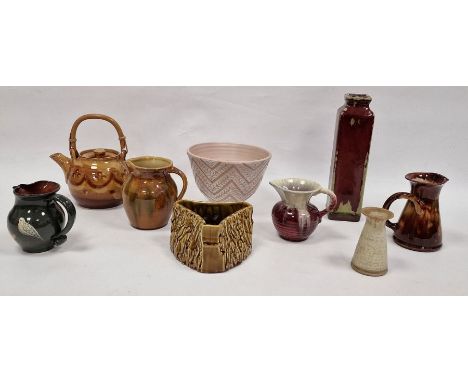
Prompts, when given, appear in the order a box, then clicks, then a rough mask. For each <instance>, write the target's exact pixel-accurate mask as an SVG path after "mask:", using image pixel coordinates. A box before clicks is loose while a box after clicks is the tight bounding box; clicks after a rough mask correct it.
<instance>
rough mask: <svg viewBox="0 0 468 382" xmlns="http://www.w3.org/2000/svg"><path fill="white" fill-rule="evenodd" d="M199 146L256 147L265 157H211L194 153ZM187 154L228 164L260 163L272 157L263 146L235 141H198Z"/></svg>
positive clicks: (190, 156)
mask: <svg viewBox="0 0 468 382" xmlns="http://www.w3.org/2000/svg"><path fill="white" fill-rule="evenodd" d="M199 146H230V147H231V148H232V147H244V148H248V149H254V150H255V151H259V152H263V153H264V154H265V156H264V157H262V158H259V159H245V160H226V159H220V158H209V157H206V156H203V155H200V154H194V153H193V152H192V150H193V149H194V148H196V147H199ZM187 155H188V156H189V158H192V157H193V158H198V159H200V160H203V161H213V162H219V163H226V164H232V165H236V164H248V163H258V162H265V161H269V160H270V159H271V156H272V155H271V152H270V151H268V150H266V149H264V148H263V147H260V146H255V145H249V144H246V143H233V142H202V143H197V144H195V145H192V146H190V147H189V148H188V149H187Z"/></svg>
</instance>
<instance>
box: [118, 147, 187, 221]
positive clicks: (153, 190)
mask: <svg viewBox="0 0 468 382" xmlns="http://www.w3.org/2000/svg"><path fill="white" fill-rule="evenodd" d="M126 163H127V166H128V171H129V174H128V175H127V177H126V179H125V182H124V185H123V193H122V195H123V204H124V208H125V212H126V213H127V216H128V219H129V221H130V224H131V225H132V226H133V227H135V228H138V229H156V228H161V227H164V226H165V225H166V224H167V222H168V221H169V218H170V217H171V212H172V206H173V204H174V202H175V201H176V200H179V199H181V198H182V197H183V196H184V194H185V191H186V190H187V178H186V176H185V174H184V173H183V172H182V171H180V170H179V169H178V168H176V167H174V166H173V165H172V161H171V160H170V159H166V158H161V157H152V156H144V157H138V158H133V159H129V160H128V161H127V162H126ZM171 173H174V174H177V175H179V176H180V177H181V178H182V182H183V186H182V191H181V192H180V194H179V195H177V186H176V184H175V182H174V180H173V179H172V178H171V175H170V174H171Z"/></svg>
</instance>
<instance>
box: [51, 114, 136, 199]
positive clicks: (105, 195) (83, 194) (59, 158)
mask: <svg viewBox="0 0 468 382" xmlns="http://www.w3.org/2000/svg"><path fill="white" fill-rule="evenodd" d="M89 119H100V120H104V121H107V122H109V123H111V124H112V126H114V128H115V130H116V131H117V134H118V136H119V141H120V153H119V152H117V151H115V150H111V149H102V148H97V149H90V150H85V151H81V152H80V153H79V152H78V150H77V148H76V131H77V129H78V126H79V125H80V124H81V122H83V121H86V120H89ZM69 149H70V156H71V158H68V157H66V156H65V155H63V154H60V153H56V154H52V155H51V156H50V157H51V158H52V159H53V160H54V161H55V162H57V163H58V165H59V166H60V167H61V168H62V170H63V173H64V174H65V181H66V182H67V184H68V187H69V189H70V193H71V194H72V196H73V197H74V198H75V199H76V201H77V202H78V204H79V205H80V206H82V207H87V208H109V207H115V206H118V205H119V204H121V203H122V184H123V179H124V175H125V171H126V167H125V164H124V162H125V156H126V155H127V142H126V140H125V136H124V135H123V132H122V129H121V128H120V125H119V124H118V123H117V121H115V120H114V119H112V118H111V117H108V116H107V115H102V114H86V115H83V116H81V117H79V118H78V119H77V120H76V121H75V123H74V124H73V126H72V129H71V132H70V142H69Z"/></svg>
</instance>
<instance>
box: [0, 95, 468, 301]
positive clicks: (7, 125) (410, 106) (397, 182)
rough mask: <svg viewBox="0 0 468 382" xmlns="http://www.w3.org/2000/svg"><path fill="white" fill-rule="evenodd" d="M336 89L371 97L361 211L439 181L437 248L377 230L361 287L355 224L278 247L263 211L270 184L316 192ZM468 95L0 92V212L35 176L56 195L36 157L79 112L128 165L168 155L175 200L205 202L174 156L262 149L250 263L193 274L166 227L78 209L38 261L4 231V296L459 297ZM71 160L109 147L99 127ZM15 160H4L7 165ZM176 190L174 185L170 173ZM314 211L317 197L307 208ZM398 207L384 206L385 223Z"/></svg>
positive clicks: (81, 139) (43, 158) (329, 227)
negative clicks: (211, 149)
mask: <svg viewBox="0 0 468 382" xmlns="http://www.w3.org/2000/svg"><path fill="white" fill-rule="evenodd" d="M347 91H352V92H366V93H369V94H371V95H372V96H373V98H374V100H373V102H372V103H371V107H372V109H373V110H374V112H375V115H376V119H375V127H374V135H373V141H372V148H371V154H370V164H369V169H368V175H367V184H366V192H365V198H364V203H363V205H364V206H381V205H382V204H383V202H384V201H385V199H386V198H387V197H388V196H390V195H391V194H392V193H394V192H398V191H409V183H408V182H407V181H406V180H405V178H404V175H405V174H406V173H408V172H412V171H432V172H439V173H441V174H443V175H445V176H447V177H448V178H449V179H450V181H449V182H448V183H447V184H446V185H445V186H444V188H443V190H442V192H441V200H440V205H441V207H440V209H441V215H442V224H443V230H444V231H443V235H444V236H443V240H444V246H443V248H442V250H440V251H439V252H435V253H419V252H413V251H408V250H406V249H403V248H401V247H399V246H397V245H396V244H394V243H393V240H392V239H391V231H390V230H388V238H389V240H388V253H389V273H388V274H387V275H386V276H384V277H379V278H372V277H366V276H363V275H361V274H358V273H356V272H354V271H353V270H352V269H351V268H350V265H349V263H350V261H351V258H352V255H353V252H354V248H355V245H356V243H357V240H358V237H359V233H360V231H361V228H362V226H363V224H364V218H363V219H361V222H359V223H349V222H336V221H329V220H328V219H324V220H323V222H322V224H320V225H319V226H318V227H317V229H316V231H315V232H314V233H313V234H312V236H311V237H310V238H309V239H308V240H307V241H304V242H301V243H291V242H287V241H284V240H282V239H281V238H279V237H278V235H277V233H276V231H275V229H274V227H273V225H272V222H271V217H270V213H271V208H272V206H273V205H274V204H275V203H276V202H277V201H278V200H279V196H278V195H277V194H276V192H275V191H274V190H273V188H271V187H270V186H269V185H268V180H270V179H275V178H281V177H305V178H309V179H312V180H316V181H318V182H319V183H321V184H322V185H325V186H326V185H328V174H329V167H330V158H331V151H332V145H333V134H334V128H335V126H334V124H335V116H336V109H337V108H338V107H339V106H340V105H341V104H342V103H343V102H344V101H343V95H344V93H345V92H347ZM467 104H468V89H467V88H431V87H421V88H416V87H406V88H405V87H401V88H400V87H379V88H372V87H371V88H360V87H347V88H344V87H342V88H339V87H338V88H337V87H296V88H293V87H268V88H265V87H264V88H261V87H217V88H214V87H205V88H204V87H185V88H181V87H152V88H151V87H150V88H141V87H130V88H121V87H120V88H119V87H112V88H89V87H86V88H66V87H65V88H64V87H62V88H44V87H42V88H2V89H0V110H1V121H0V123H1V125H2V127H3V128H2V133H1V138H2V141H3V142H4V143H6V142H8V144H7V145H5V146H4V147H3V149H2V151H1V158H0V159H1V162H2V163H9V165H7V166H4V174H5V175H4V176H3V181H4V182H5V181H6V180H8V182H9V184H4V187H2V188H1V200H3V202H2V204H1V213H2V214H3V215H4V216H6V215H7V213H8V211H9V209H10V208H11V207H12V205H13V200H14V198H13V195H12V191H11V188H10V187H11V186H13V185H16V184H19V183H29V182H33V181H35V180H39V179H48V180H54V181H57V182H59V183H61V184H62V185H63V187H62V190H61V192H62V193H63V194H64V195H66V196H69V191H68V187H67V185H66V184H65V183H64V179H63V175H62V172H61V170H60V168H59V166H58V165H56V164H55V163H54V162H53V161H52V160H51V159H49V158H48V156H49V155H50V154H52V153H54V152H63V153H64V154H66V155H69V154H68V135H69V130H70V127H71V125H72V123H73V122H74V120H75V118H77V117H78V116H79V115H80V114H86V113H103V114H108V115H110V116H112V117H114V118H115V119H116V120H117V121H118V122H119V123H120V124H121V126H122V128H123V130H124V132H125V134H126V136H127V143H128V147H129V154H128V157H129V158H130V157H132V156H140V155H156V156H164V157H168V158H171V159H172V160H173V161H174V164H175V166H177V167H179V168H180V169H181V170H182V171H184V172H185V173H186V174H187V175H188V177H189V188H188V192H187V194H186V196H185V198H188V199H196V200H203V199H204V197H203V195H202V194H201V193H200V192H199V190H198V188H197V186H196V184H195V182H194V180H193V176H192V171H191V168H190V164H189V161H188V158H187V156H186V150H187V148H188V147H189V146H190V145H193V144H195V143H200V142H209V141H221V142H240V143H251V144H255V145H259V146H262V147H265V148H266V149H268V150H270V151H271V152H272V155H273V157H272V160H271V162H270V164H269V167H268V169H267V171H266V173H265V176H264V179H263V182H262V183H261V186H260V188H259V190H258V192H257V193H256V194H255V195H254V196H253V197H252V198H251V199H250V200H249V201H250V202H251V203H252V204H253V206H254V239H253V251H252V254H251V256H250V257H249V258H248V259H247V260H246V261H245V262H244V263H242V264H241V265H240V266H238V267H237V268H235V269H232V270H230V271H228V272H226V273H223V274H198V273H197V272H195V271H193V270H191V269H189V268H187V267H185V266H184V265H182V264H181V263H179V262H178V261H177V260H176V259H175V257H174V256H173V255H172V253H171V252H170V249H169V232H170V226H169V225H168V226H166V227H164V228H163V229H160V230H155V231H139V230H135V229H133V228H131V227H130V225H129V224H128V220H127V217H126V215H125V212H124V210H123V207H122V206H120V207H118V208H114V209H110V210H89V209H84V208H81V207H79V206H77V209H78V212H77V219H76V223H75V226H74V227H73V229H72V231H71V232H70V234H69V235H68V237H69V241H68V242H67V243H66V244H65V245H63V246H60V247H58V248H56V249H54V250H53V251H51V252H48V253H45V254H36V255H30V254H23V253H22V252H21V250H20V249H19V247H18V246H17V245H16V243H15V242H14V241H13V240H11V239H10V237H9V234H8V232H7V230H6V227H3V228H2V231H1V235H2V239H1V240H0V243H1V244H0V245H1V247H0V251H1V252H0V253H1V256H0V275H1V277H0V291H1V293H2V294H46V295H60V294H66V295H69V294H79V295H83V294H85V295H89V294H91V295H95V294H97V295H113V294H117V295H125V294H131V295H139V294H150V295H153V294H164V295H167V294H182V295H187V294H202V295H207V294H208V295H217V294H221V295H226V294H234V295H239V294H242V295H243V294H255V295H258V294H261V295H297V294H305V295H316V294H319V295H320V294H333V295H347V294H352V295H360V294H364V295H369V294H391V295H398V294H403V295H408V294H409V295H415V294H426V295H427V294H429V295H434V294H442V295H446V294H451V295H453V294H467V293H468V278H467V277H466V275H467V272H468V256H467V255H466V247H467V245H468V241H467V240H466V230H467V229H468V224H467V222H466V219H465V217H464V213H465V211H464V210H463V208H462V206H461V204H462V201H461V200H460V195H463V193H464V191H465V189H466V186H467V184H466V182H465V177H464V174H466V172H467V170H468V168H467V162H466V160H464V159H463V158H464V156H463V154H464V151H465V150H466V148H467V147H468V132H467V130H466V127H467V123H468V119H467V117H466V110H465V108H466V105H467ZM77 139H78V141H77V147H78V149H79V150H80V149H81V150H84V149H89V148H95V147H109V148H118V139H117V135H116V133H115V131H114V129H113V128H112V126H111V125H109V124H107V123H106V122H94V121H93V122H84V123H83V124H82V125H81V126H80V128H79V129H78V133H77ZM13 158H14V160H13ZM174 179H175V180H176V182H178V183H179V184H180V181H179V180H178V179H177V176H174ZM312 202H313V203H316V204H317V205H318V206H319V207H320V208H322V207H323V204H324V203H325V197H316V198H314V199H313V201H312ZM403 205H404V202H403V201H401V202H396V203H394V205H393V206H392V209H393V211H394V212H395V214H396V216H399V212H400V210H401V208H402V206H403Z"/></svg>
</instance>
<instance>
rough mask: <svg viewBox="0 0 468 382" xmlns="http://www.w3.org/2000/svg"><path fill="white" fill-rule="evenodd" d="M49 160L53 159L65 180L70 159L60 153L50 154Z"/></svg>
mask: <svg viewBox="0 0 468 382" xmlns="http://www.w3.org/2000/svg"><path fill="white" fill-rule="evenodd" d="M50 158H51V159H53V160H54V161H55V162H56V163H57V164H58V165H59V166H60V168H61V169H62V170H63V173H64V175H65V180H66V179H67V177H68V173H69V171H70V166H71V159H70V158H68V157H66V156H65V155H63V154H60V153H55V154H52V155H51V156H50Z"/></svg>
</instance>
